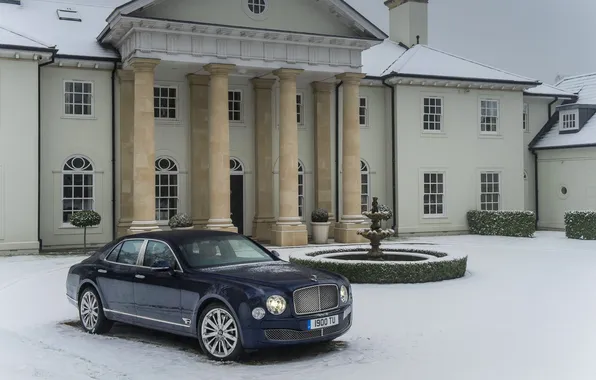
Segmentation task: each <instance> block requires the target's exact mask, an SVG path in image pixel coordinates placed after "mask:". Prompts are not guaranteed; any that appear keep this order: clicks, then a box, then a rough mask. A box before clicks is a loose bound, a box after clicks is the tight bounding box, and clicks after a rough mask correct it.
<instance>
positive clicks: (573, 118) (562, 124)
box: [559, 110, 579, 132]
mask: <svg viewBox="0 0 596 380" xmlns="http://www.w3.org/2000/svg"><path fill="white" fill-rule="evenodd" d="M578 129H579V112H578V110H569V111H561V116H560V119H559V130H560V131H562V132H565V131H577V130H578Z"/></svg>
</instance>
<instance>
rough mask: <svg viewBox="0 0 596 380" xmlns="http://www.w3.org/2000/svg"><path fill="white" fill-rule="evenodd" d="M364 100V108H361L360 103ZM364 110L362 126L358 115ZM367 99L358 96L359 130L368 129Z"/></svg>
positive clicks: (360, 116) (359, 117)
mask: <svg viewBox="0 0 596 380" xmlns="http://www.w3.org/2000/svg"><path fill="white" fill-rule="evenodd" d="M363 100H364V107H363V106H362V101H363ZM362 110H364V124H362V120H361V118H362V115H360V111H362ZM368 111H369V110H368V97H367V96H359V97H358V124H359V125H360V128H368V127H369V112H368Z"/></svg>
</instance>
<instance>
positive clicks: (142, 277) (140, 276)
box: [135, 274, 145, 280]
mask: <svg viewBox="0 0 596 380" xmlns="http://www.w3.org/2000/svg"><path fill="white" fill-rule="evenodd" d="M135 278H139V279H141V280H142V279H144V278H145V276H143V275H142V274H135Z"/></svg>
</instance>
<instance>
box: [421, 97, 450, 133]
mask: <svg viewBox="0 0 596 380" xmlns="http://www.w3.org/2000/svg"><path fill="white" fill-rule="evenodd" d="M431 99H432V100H435V101H436V100H438V101H439V102H440V103H441V105H440V106H437V105H436V103H435V105H434V106H431V105H429V106H428V107H435V110H436V108H437V107H440V113H436V112H435V113H430V112H429V113H427V112H426V107H427V105H426V101H427V100H431ZM444 109H445V100H444V98H443V97H442V96H435V95H424V96H423V97H422V118H421V119H422V132H423V133H431V134H436V133H445V131H444V130H443V120H444V117H445V116H444V112H443V111H444ZM425 116H429V119H430V116H435V117H436V116H439V121H438V122H437V121H426V120H425ZM427 123H428V124H429V125H435V126H436V125H438V126H439V129H426V128H425V127H426V124H427Z"/></svg>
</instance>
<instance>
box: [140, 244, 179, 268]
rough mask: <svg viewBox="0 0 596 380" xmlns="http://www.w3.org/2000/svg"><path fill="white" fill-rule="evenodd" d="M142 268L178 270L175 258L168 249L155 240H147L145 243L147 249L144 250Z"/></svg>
mask: <svg viewBox="0 0 596 380" xmlns="http://www.w3.org/2000/svg"><path fill="white" fill-rule="evenodd" d="M143 266H144V267H162V268H163V267H170V268H172V269H174V270H176V269H180V268H179V267H178V263H177V261H176V256H174V252H172V250H171V249H170V247H169V246H168V245H167V244H165V243H163V242H161V241H155V240H149V242H147V248H145V254H144V255H143Z"/></svg>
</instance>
